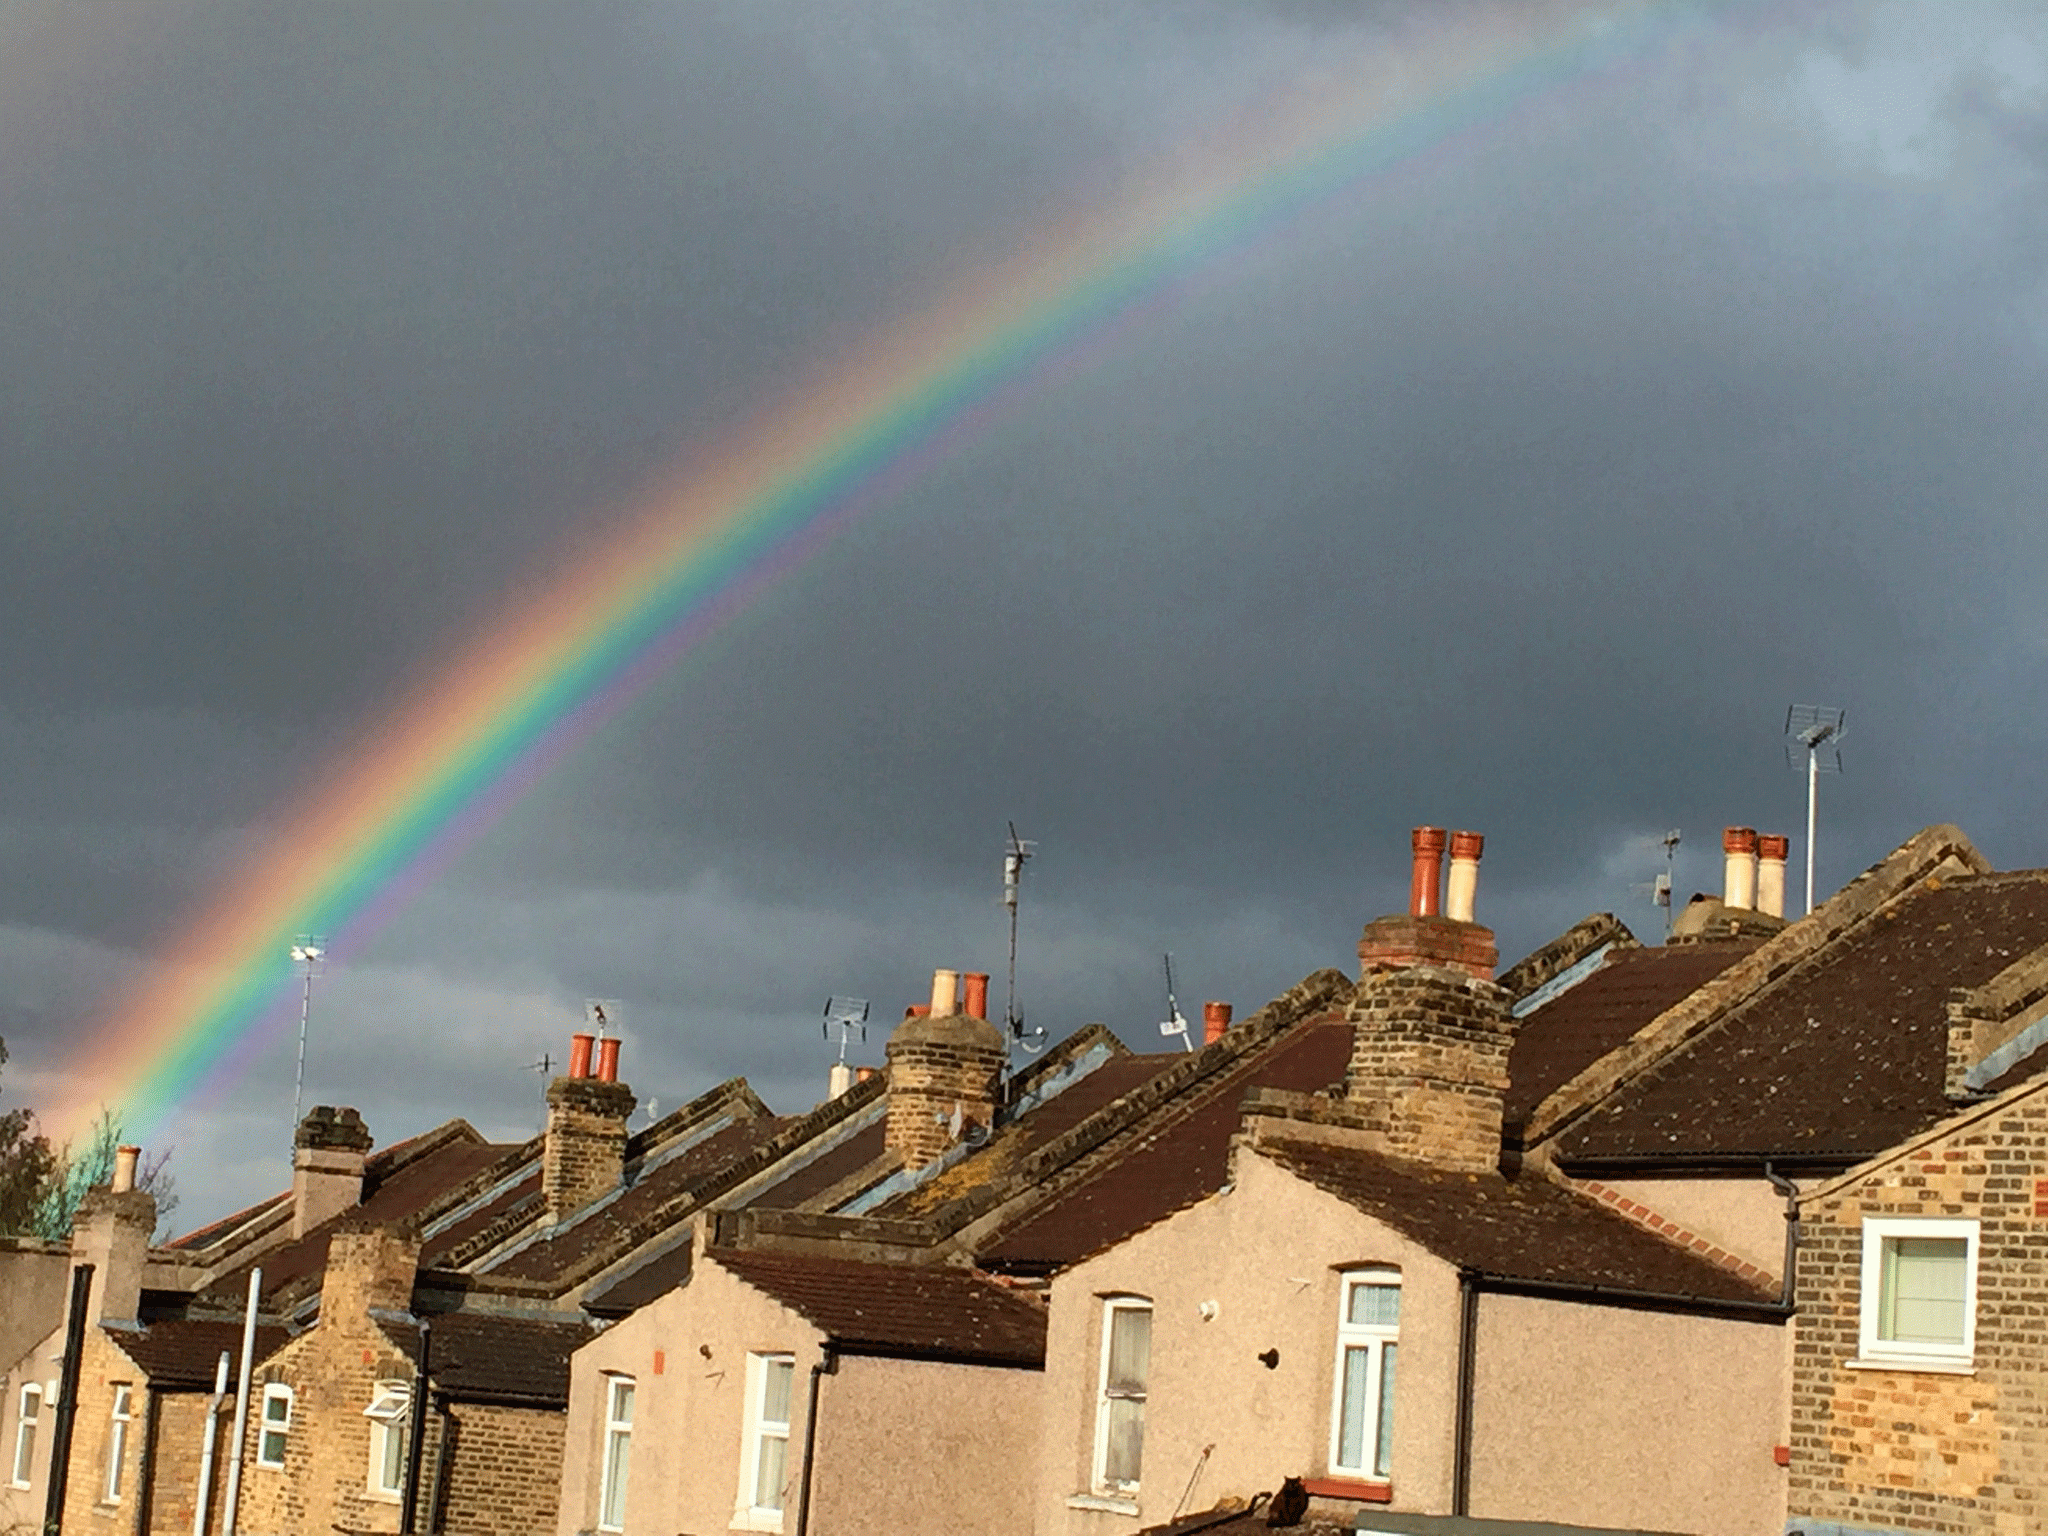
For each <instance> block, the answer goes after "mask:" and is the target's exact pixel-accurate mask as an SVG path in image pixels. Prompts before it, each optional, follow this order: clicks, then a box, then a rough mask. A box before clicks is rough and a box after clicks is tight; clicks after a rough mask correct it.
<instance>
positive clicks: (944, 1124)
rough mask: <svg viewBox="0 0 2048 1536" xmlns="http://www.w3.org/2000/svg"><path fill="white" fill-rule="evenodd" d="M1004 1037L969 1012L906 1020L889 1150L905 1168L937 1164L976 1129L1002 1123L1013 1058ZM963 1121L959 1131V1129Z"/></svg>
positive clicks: (894, 1067)
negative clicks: (1002, 1094)
mask: <svg viewBox="0 0 2048 1536" xmlns="http://www.w3.org/2000/svg"><path fill="white" fill-rule="evenodd" d="M1009 1055H1010V1053H1009V1048H1008V1046H1007V1045H1006V1044H1005V1043H1004V1041H1003V1032H1002V1031H1001V1030H999V1029H997V1028H996V1027H995V1025H993V1024H991V1023H989V1022H988V1020H986V1019H977V1018H973V1017H970V1016H969V1015H967V1014H964V1013H956V1014H942V1015H940V1016H938V1017H936V1018H933V1017H918V1018H910V1019H905V1020H904V1021H903V1022H902V1023H901V1024H899V1025H897V1026H896V1031H895V1033H894V1034H892V1035H891V1036H890V1037H889V1045H888V1057H889V1110H888V1114H889V1120H888V1126H887V1130H886V1131H885V1133H884V1134H885V1137H886V1142H887V1145H888V1147H889V1149H890V1150H891V1151H893V1152H898V1153H900V1154H901V1155H902V1157H903V1161H904V1164H905V1166H907V1167H912V1168H917V1167H922V1166H923V1165H924V1164H926V1163H930V1162H935V1161H937V1160H938V1159H939V1158H940V1157H941V1156H943V1155H944V1154H945V1152H946V1149H947V1148H948V1147H951V1146H952V1145H953V1144H954V1142H955V1141H956V1140H957V1139H958V1136H959V1135H960V1134H962V1133H964V1132H965V1130H966V1128H967V1127H968V1126H970V1125H979V1126H984V1127H985V1126H988V1125H990V1124H992V1123H993V1122H994V1119H995V1104H996V1084H997V1081H998V1080H999V1078H1000V1077H1001V1075H1002V1070H1003V1067H1004V1065H1005V1064H1006V1063H1007V1062H1008V1061H1009ZM956 1118H957V1127H956V1123H955V1122H956Z"/></svg>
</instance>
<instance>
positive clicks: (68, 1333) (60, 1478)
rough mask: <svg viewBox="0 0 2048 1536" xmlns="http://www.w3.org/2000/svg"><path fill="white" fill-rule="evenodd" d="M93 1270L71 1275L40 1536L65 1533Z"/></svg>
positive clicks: (82, 1267) (80, 1268) (80, 1269)
mask: <svg viewBox="0 0 2048 1536" xmlns="http://www.w3.org/2000/svg"><path fill="white" fill-rule="evenodd" d="M91 1294H92V1266H91V1265H90V1264H81V1265H79V1266H78V1268H76V1269H74V1270H73V1271H71V1310H70V1312H69V1314H68V1315H67V1316H66V1317H65V1319H64V1367H63V1371H62V1374H61V1375H60V1376H59V1377H58V1380H57V1421H56V1423H55V1424H54V1425H53V1426H52V1427H51V1430H50V1496H49V1498H48V1499H47V1500H46V1501H45V1502H44V1504H43V1536H59V1533H61V1532H62V1531H63V1529H64V1495H65V1493H66V1491H67V1489H68V1487H69V1485H70V1482H71V1425H72V1421H73V1420H75V1419H76V1418H77V1417H78V1367H79V1359H80V1357H81V1356H82V1355H84V1353H85V1306H86V1299H87V1297H88V1296H90V1295H91Z"/></svg>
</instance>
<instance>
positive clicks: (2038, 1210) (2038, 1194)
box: [2034, 1179, 2048, 1221]
mask: <svg viewBox="0 0 2048 1536" xmlns="http://www.w3.org/2000/svg"><path fill="white" fill-rule="evenodd" d="M2043 1216H2048V1179H2036V1180H2034V1218H2035V1219H2036V1220H2037V1221H2038V1220H2039V1219H2040V1218H2041V1217H2043Z"/></svg>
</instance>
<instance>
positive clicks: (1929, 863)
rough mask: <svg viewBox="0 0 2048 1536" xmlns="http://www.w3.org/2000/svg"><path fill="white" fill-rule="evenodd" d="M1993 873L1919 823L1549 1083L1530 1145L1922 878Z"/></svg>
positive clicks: (1951, 836)
mask: <svg viewBox="0 0 2048 1536" xmlns="http://www.w3.org/2000/svg"><path fill="white" fill-rule="evenodd" d="M1990 872H1991V866H1990V865H1989V864H1988V863H1987V862H1986V861H1985V859H1984V856H1983V855H1982V854H1980V853H1978V852H1977V850H1976V848H1975V846H1974V845H1972V844H1971V842H1970V840H1969V838H1967V837H1965V836H1964V835H1963V833H1962V831H1961V829H1959V828H1957V827H1954V826H1950V825H1948V824H1947V823H1938V824H1936V825H1934V826H1931V827H1925V828H1923V829H1922V830H1921V831H1919V832H1917V833H1915V834H1914V835H1913V836H1912V837H1910V838H1908V839H1907V840H1906V841H1905V842H1903V843H1901V844H1900V845H1899V846H1898V847H1897V848H1895V849H1894V850H1893V851H1892V852H1891V853H1890V854H1888V855H1886V857H1884V858H1883V859H1881V860H1879V861H1878V862H1877V863H1875V864H1873V865H1871V866H1870V868H1868V869H1866V870H1865V871H1864V872H1863V873H1862V874H1860V875H1858V876H1857V877H1856V878H1855V879H1854V880H1852V881H1850V882H1849V883H1848V884H1847V885H1845V886H1843V887H1842V889H1841V890H1839V891H1837V892H1836V893H1835V894H1834V895H1832V896H1830V897H1829V898H1828V899H1827V900H1826V901H1824V902H1822V903H1821V904H1820V905H1819V906H1817V907H1815V908H1814V909H1813V911H1812V912H1810V913H1808V914H1807V915H1806V916H1805V917H1802V918H1800V919H1798V920H1797V921H1796V922H1792V923H1788V924H1786V925H1785V927H1784V928H1783V929H1781V930H1780V931H1779V932H1777V933H1776V934H1774V935H1772V936H1771V937H1770V938H1768V939H1766V940H1765V941H1764V942H1763V943H1762V944H1761V945H1759V946H1758V947H1757V948H1756V949H1754V950H1752V951H1750V953H1748V954H1747V955H1745V956H1743V957H1742V958H1741V959H1739V960H1737V961H1736V962H1735V963H1734V964H1733V965H1731V966H1729V967H1728V968H1727V969H1726V970H1724V971H1722V972H1721V973H1720V974H1719V975H1718V976H1715V977H1714V978H1713V979H1712V980H1710V981H1707V982H1705V983H1704V984H1703V985H1701V986H1700V987H1698V988H1696V989H1695V990H1694V991H1692V992H1690V993H1688V994H1687V995H1686V996H1685V997H1683V998H1681V999H1680V1000H1679V1001H1678V1002H1676V1003H1674V1004H1672V1005H1671V1006H1670V1007H1669V1008H1667V1009H1665V1010H1664V1011H1663V1012H1662V1013H1660V1014H1658V1015H1657V1017H1656V1018H1654V1019H1652V1020H1650V1022H1649V1023H1647V1024H1645V1025H1644V1026H1643V1027H1642V1028H1641V1029H1639V1030H1637V1031H1636V1032H1635V1034H1633V1035H1631V1036H1630V1037H1629V1038H1628V1039H1627V1040H1625V1041H1624V1042H1622V1044H1620V1045H1618V1046H1616V1047H1615V1048H1614V1049H1613V1050H1611V1051H1609V1052H1608V1053H1607V1054H1606V1055H1604V1056H1602V1057H1601V1058H1600V1059H1599V1060H1597V1061H1595V1062H1593V1063H1592V1064H1591V1065H1590V1066H1587V1067H1586V1068H1584V1069H1583V1070H1582V1071H1580V1072H1579V1073H1578V1074H1577V1075H1576V1076H1574V1077H1572V1078H1571V1079H1570V1080H1569V1081H1568V1082H1565V1083H1562V1084H1560V1085H1559V1086H1558V1087H1557V1088H1555V1089H1553V1090H1552V1091H1551V1093H1550V1094H1549V1095H1548V1096H1547V1097H1546V1098H1545V1099H1544V1100H1543V1102H1542V1103H1540V1104H1538V1105H1537V1106H1536V1108H1535V1109H1534V1110H1533V1111H1531V1112H1530V1115H1529V1119H1528V1122H1527V1124H1526V1126H1525V1128H1524V1131H1523V1142H1524V1145H1525V1146H1527V1147H1531V1148H1533V1147H1536V1146H1539V1145H1541V1144H1542V1143H1544V1142H1547V1141H1554V1140H1556V1139H1557V1137H1559V1136H1560V1135H1562V1134H1563V1133H1564V1132H1565V1131H1567V1130H1569V1129H1570V1128H1571V1127H1572V1126H1573V1125H1574V1124H1576V1123H1577V1122H1578V1121H1579V1120H1581V1119H1582V1118H1583V1117H1584V1116H1585V1115H1586V1114H1587V1113H1589V1112H1590V1111H1591V1110H1593V1109H1594V1108H1595V1107H1597V1106H1598V1105H1599V1104H1600V1103H1601V1102H1602V1101H1603V1100H1605V1099H1606V1098H1607V1097H1608V1096H1609V1095H1610V1094H1612V1093H1614V1092H1616V1091H1617V1090H1619V1089H1620V1088H1622V1087H1624V1086H1627V1085H1631V1084H1633V1083H1634V1082H1636V1081H1638V1080H1639V1079H1640V1078H1642V1077H1644V1076H1646V1075H1648V1074H1649V1073H1651V1072H1652V1071H1656V1070H1661V1069H1662V1068H1663V1067H1664V1066H1665V1065H1667V1064H1668V1063H1669V1062H1670V1061H1671V1060H1673V1059H1674V1058H1675V1057H1677V1056H1678V1055H1679V1054H1681V1053H1682V1052H1684V1051H1686V1050H1688V1049H1689V1048H1690V1047H1691V1046H1692V1045H1693V1044H1694V1043H1695V1042H1697V1041H1698V1040H1699V1039H1700V1038H1702V1037H1703V1036H1705V1035H1706V1034H1707V1033H1708V1032H1709V1031H1711V1030H1714V1029H1717V1028H1719V1027H1721V1026H1723V1025H1725V1024H1726V1023H1727V1022H1728V1021H1729V1020H1730V1019H1732V1018H1734V1017H1735V1016H1736V1015H1737V1014H1738V1013H1740V1012H1741V1011H1742V1010H1743V1009H1744V1008H1746V1007H1747V1006H1749V1005H1750V1004H1752V1003H1754V1002H1755V1001H1756V1000H1757V999H1759V998H1760V997H1762V996H1763V995H1764V994H1765V993H1766V992H1767V991H1769V990H1770V989H1772V988H1773V987H1775V986H1776V985H1778V984H1779V983H1781V982H1782V981H1784V980H1785V979H1786V978H1788V977H1789V976H1791V975H1792V974H1793V973H1794V972H1799V971H1804V970H1805V969H1806V968H1807V967H1808V966H1809V965H1813V964H1819V963H1821V962H1824V961H1825V960H1827V959H1828V958H1830V957H1831V956H1832V955H1834V954H1836V953H1839V950H1838V948H1837V946H1838V944H1839V943H1841V942H1842V941H1844V940H1846V939H1848V938H1850V937H1851V936H1853V935H1855V934H1858V933H1860V932H1861V931H1862V930H1863V929H1864V928H1866V927H1867V926H1868V925H1869V924H1870V923H1871V922H1872V921H1873V920H1874V919H1876V918H1877V917H1878V916H1879V915H1880V914H1881V913H1883V912H1885V911H1886V910H1888V909H1890V908H1892V907H1893V906H1894V905H1895V904H1897V903H1898V902H1900V901H1902V900H1903V899H1905V898H1906V897H1908V896H1911V895H1912V894H1913V893H1914V892H1915V891H1916V890H1919V889H1921V888H1922V887H1923V886H1925V884H1926V883H1927V882H1929V881H1934V882H1937V883H1938V882H1939V881H1941V880H1942V879H1943V878H1944V877H1948V878H1953V877H1955V876H1956V875H1958V874H1962V875H1982V874H1988V873H1990Z"/></svg>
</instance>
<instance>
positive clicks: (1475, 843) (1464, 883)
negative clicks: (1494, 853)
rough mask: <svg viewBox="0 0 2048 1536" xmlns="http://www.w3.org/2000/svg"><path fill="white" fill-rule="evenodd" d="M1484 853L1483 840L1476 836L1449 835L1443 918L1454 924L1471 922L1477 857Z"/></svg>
mask: <svg viewBox="0 0 2048 1536" xmlns="http://www.w3.org/2000/svg"><path fill="white" fill-rule="evenodd" d="M1485 851H1486V839H1485V838H1483V837H1481V836H1480V835H1479V834H1478V833H1477V832H1453V833H1452V834H1451V873H1450V877H1449V879H1448V880H1446V881H1445V883H1444V916H1445V917H1448V918H1449V919H1450V920H1451V921H1452V922H1454V923H1469V922H1472V921H1473V917H1472V911H1473V906H1474V903H1475V902H1476V901H1477V899H1478V896H1479V856H1480V855H1481V854H1482V853H1484V852H1485Z"/></svg>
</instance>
